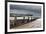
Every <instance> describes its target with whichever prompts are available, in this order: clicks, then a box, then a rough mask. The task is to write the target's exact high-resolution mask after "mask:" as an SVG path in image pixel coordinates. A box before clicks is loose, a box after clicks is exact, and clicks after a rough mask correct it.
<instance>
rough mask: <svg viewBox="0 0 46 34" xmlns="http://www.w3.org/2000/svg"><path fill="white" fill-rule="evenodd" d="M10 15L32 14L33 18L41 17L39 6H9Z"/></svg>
mask: <svg viewBox="0 0 46 34" xmlns="http://www.w3.org/2000/svg"><path fill="white" fill-rule="evenodd" d="M10 13H15V14H32V15H34V16H41V6H33V5H10Z"/></svg>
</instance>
